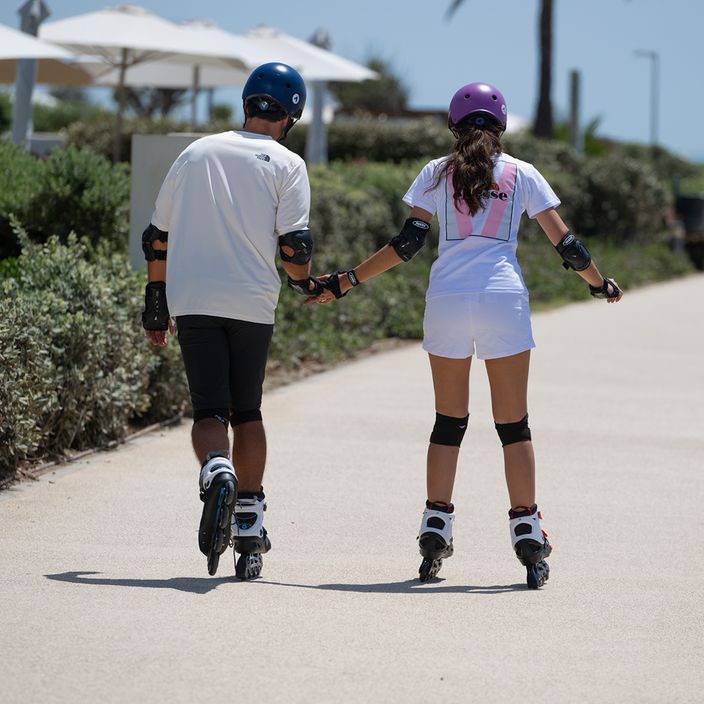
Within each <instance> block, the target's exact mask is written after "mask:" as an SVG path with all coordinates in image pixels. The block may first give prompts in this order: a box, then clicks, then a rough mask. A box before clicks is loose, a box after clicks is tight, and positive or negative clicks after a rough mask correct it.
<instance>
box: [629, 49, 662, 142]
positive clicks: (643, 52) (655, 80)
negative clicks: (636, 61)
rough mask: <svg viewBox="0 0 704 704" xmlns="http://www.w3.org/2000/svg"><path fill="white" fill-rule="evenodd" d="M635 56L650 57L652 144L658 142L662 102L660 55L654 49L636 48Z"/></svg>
mask: <svg viewBox="0 0 704 704" xmlns="http://www.w3.org/2000/svg"><path fill="white" fill-rule="evenodd" d="M634 54H635V56H638V57H642V58H645V59H650V144H651V145H652V146H653V147H655V146H657V143H658V108H659V104H660V85H659V81H660V76H659V74H660V55H659V54H658V52H657V51H654V50H653V49H636V51H635V52H634Z"/></svg>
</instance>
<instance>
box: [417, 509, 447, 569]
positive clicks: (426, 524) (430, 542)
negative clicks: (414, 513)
mask: <svg viewBox="0 0 704 704" xmlns="http://www.w3.org/2000/svg"><path fill="white" fill-rule="evenodd" d="M454 511H455V507H454V506H453V505H452V504H444V503H432V502H431V501H426V502H425V511H423V519H422V520H421V523H420V532H419V534H418V547H419V548H420V554H421V555H422V556H423V562H421V564H420V569H419V570H418V575H419V578H420V581H421V582H427V581H428V580H429V579H432V578H433V577H436V576H437V574H438V572H439V571H440V568H441V567H442V561H443V560H444V559H445V558H448V557H452V553H453V551H454V548H453V545H452V524H453V523H454V520H455V513H454Z"/></svg>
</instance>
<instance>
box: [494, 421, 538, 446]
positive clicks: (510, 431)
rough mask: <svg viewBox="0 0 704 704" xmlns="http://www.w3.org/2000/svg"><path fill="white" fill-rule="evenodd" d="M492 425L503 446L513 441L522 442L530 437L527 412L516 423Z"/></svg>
mask: <svg viewBox="0 0 704 704" xmlns="http://www.w3.org/2000/svg"><path fill="white" fill-rule="evenodd" d="M494 427H495V428H496V432H497V433H498V434H499V439H500V440H501V444H502V445H503V447H506V445H513V443H514V442H524V441H525V440H530V439H531V435H530V428H529V427H528V414H527V413H526V414H525V416H523V418H521V420H519V421H517V422H516V423H494Z"/></svg>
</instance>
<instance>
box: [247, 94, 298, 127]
mask: <svg viewBox="0 0 704 704" xmlns="http://www.w3.org/2000/svg"><path fill="white" fill-rule="evenodd" d="M244 115H245V118H247V117H259V118H261V119H262V120H266V121H267V122H278V121H279V120H283V119H284V118H285V117H288V113H287V112H286V110H285V109H284V108H283V107H282V106H281V105H279V104H278V103H277V102H276V101H275V100H272V99H271V98H268V97H265V96H262V95H259V96H257V95H254V96H251V97H250V98H247V100H246V101H245V103H244Z"/></svg>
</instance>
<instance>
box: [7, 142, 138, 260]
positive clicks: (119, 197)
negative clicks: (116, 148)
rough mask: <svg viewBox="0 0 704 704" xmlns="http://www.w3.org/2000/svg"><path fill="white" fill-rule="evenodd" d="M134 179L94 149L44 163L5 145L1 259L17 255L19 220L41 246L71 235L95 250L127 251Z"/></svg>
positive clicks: (58, 153) (63, 153)
mask: <svg viewBox="0 0 704 704" xmlns="http://www.w3.org/2000/svg"><path fill="white" fill-rule="evenodd" d="M129 192H130V187H129V175H128V168H127V166H124V165H118V166H113V165H112V164H111V163H110V162H109V161H108V160H107V159H105V158H104V157H102V156H100V155H99V154H96V153H95V152H93V151H91V150H90V149H77V148H75V147H68V148H66V149H54V150H53V151H52V152H51V154H50V155H49V156H48V157H47V159H45V160H44V161H39V160H38V159H35V158H34V157H33V156H31V155H30V154H29V153H27V152H26V151H25V150H24V149H22V148H20V147H18V146H15V145H12V144H7V143H4V142H0V258H3V257H8V256H16V255H17V254H18V253H19V246H18V242H17V239H16V237H15V234H14V231H13V229H12V225H11V220H12V218H13V217H14V218H16V219H17V220H18V221H19V222H20V223H21V224H22V226H23V227H24V228H25V230H26V232H27V233H28V235H29V237H30V238H31V239H32V240H33V241H35V242H44V241H46V240H47V238H48V237H49V236H50V235H58V236H59V238H60V239H61V240H62V241H66V238H67V237H68V234H69V233H70V232H76V233H77V234H78V235H79V236H81V237H86V238H87V239H88V240H89V241H90V242H91V243H92V245H93V246H94V247H98V246H102V245H105V244H107V245H108V246H109V247H110V248H112V249H119V250H126V249H127V216H128V213H129Z"/></svg>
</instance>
